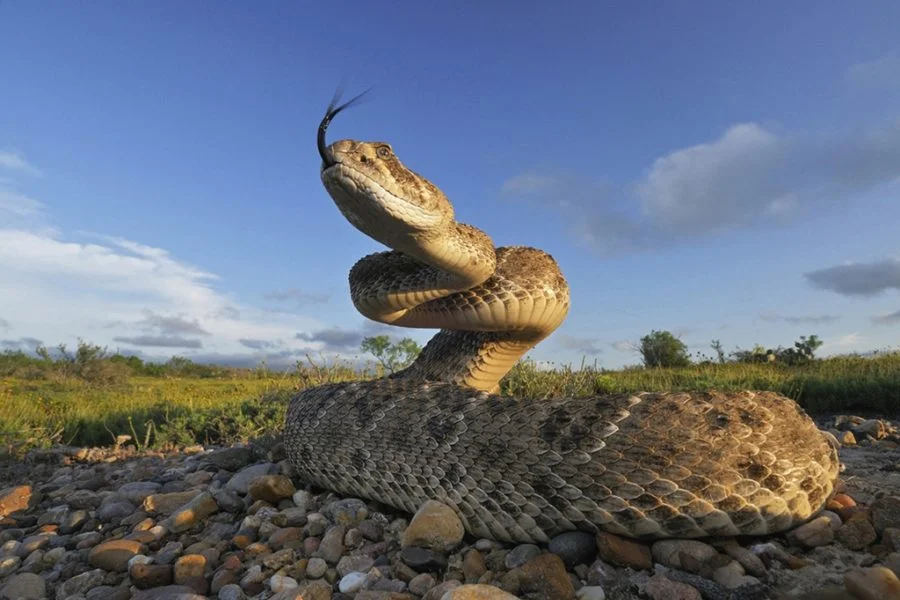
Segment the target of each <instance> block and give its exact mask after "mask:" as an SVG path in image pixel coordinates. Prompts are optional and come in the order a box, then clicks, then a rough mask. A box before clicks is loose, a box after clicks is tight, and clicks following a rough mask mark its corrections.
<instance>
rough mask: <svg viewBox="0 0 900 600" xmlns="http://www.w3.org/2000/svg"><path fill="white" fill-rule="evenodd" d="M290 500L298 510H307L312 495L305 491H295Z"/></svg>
mask: <svg viewBox="0 0 900 600" xmlns="http://www.w3.org/2000/svg"><path fill="white" fill-rule="evenodd" d="M291 500H293V501H294V505H295V506H297V507H298V508H302V509H303V510H307V509H308V508H309V505H310V503H311V502H312V494H310V493H309V492H307V491H306V490H297V491H296V492H294V495H293V496H291Z"/></svg>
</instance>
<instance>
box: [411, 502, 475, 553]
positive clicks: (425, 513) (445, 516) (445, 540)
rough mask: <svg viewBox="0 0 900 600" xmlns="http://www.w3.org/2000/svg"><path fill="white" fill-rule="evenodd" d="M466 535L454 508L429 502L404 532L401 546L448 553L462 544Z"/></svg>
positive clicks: (418, 511) (422, 507) (417, 513)
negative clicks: (420, 547)
mask: <svg viewBox="0 0 900 600" xmlns="http://www.w3.org/2000/svg"><path fill="white" fill-rule="evenodd" d="M465 533H466V532H465V529H464V528H463V524H462V521H460V519H459V515H457V514H456V512H455V511H454V510H453V509H452V508H450V507H449V506H447V505H446V504H444V503H442V502H437V501H434V500H428V501H426V502H425V503H424V504H422V506H420V507H419V510H417V511H416V514H415V515H413V518H412V520H411V521H410V522H409V526H408V527H407V528H406V531H404V532H403V539H402V541H401V546H402V547H404V548H406V547H408V546H422V547H424V548H430V549H432V550H437V551H438V552H448V551H450V550H452V549H454V548H456V547H457V546H458V545H459V544H460V542H462V539H463V536H464V535H465Z"/></svg>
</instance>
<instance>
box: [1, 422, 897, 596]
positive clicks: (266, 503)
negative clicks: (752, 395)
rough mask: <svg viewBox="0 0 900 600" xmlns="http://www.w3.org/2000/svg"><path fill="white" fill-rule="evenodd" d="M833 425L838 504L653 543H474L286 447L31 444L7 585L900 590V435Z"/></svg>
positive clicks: (7, 480) (426, 509)
mask: <svg viewBox="0 0 900 600" xmlns="http://www.w3.org/2000/svg"><path fill="white" fill-rule="evenodd" d="M818 422H819V425H820V427H821V428H822V429H826V430H831V432H832V434H833V435H834V436H835V437H836V438H838V439H839V440H840V441H841V442H842V447H841V459H842V461H843V462H844V464H845V467H846V468H845V471H844V472H843V474H842V478H843V493H842V494H839V495H838V496H836V498H835V499H834V501H832V503H831V504H830V505H829V509H830V510H828V511H826V512H825V513H823V514H822V515H821V516H819V517H817V518H815V519H813V520H812V521H810V522H809V523H807V524H805V525H802V526H801V527H799V528H797V529H795V530H794V531H792V532H789V533H788V534H786V535H779V536H773V537H770V538H766V539H752V540H748V539H738V540H734V539H719V540H704V541H685V540H682V541H678V540H667V541H660V542H656V543H653V544H643V543H637V542H634V541H629V540H625V539H622V538H618V537H615V536H612V535H608V534H602V533H601V534H599V535H596V536H595V535H591V534H588V533H580V532H572V533H567V534H563V535H560V536H558V537H557V538H555V539H554V540H552V541H551V542H550V544H549V545H544V546H536V545H531V544H519V545H515V544H500V543H496V542H492V541H490V540H485V539H474V538H472V537H471V536H467V535H464V532H463V529H462V526H461V524H460V523H459V520H458V519H457V518H456V516H455V515H454V514H453V512H452V511H451V510H450V509H449V508H447V507H445V506H443V505H441V504H439V503H428V504H426V505H425V506H423V507H422V508H421V509H420V510H419V512H418V513H417V514H416V515H408V514H403V513H399V512H397V511H393V510H391V509H388V508H387V507H384V506H379V505H377V504H375V503H372V502H364V501H362V500H360V499H357V498H341V497H337V496H335V495H333V494H330V493H328V492H324V491H322V490H307V489H296V488H295V482H294V480H292V478H291V470H290V467H289V465H288V463H287V462H286V461H285V458H284V453H283V449H282V448H281V446H280V444H277V443H274V444H272V443H269V444H251V445H250V446H249V447H231V448H219V449H204V448H200V447H195V448H187V449H185V450H183V451H181V452H172V453H158V452H144V453H139V452H136V451H135V450H134V449H133V447H132V446H128V445H125V446H123V447H120V448H115V449H79V448H53V449H50V450H41V451H33V452H31V453H30V454H29V455H28V456H27V457H26V459H25V460H24V461H21V462H17V463H14V464H7V465H6V466H5V467H3V470H2V471H0V488H5V489H3V490H2V491H0V598H2V599H13V598H26V599H39V598H54V599H58V600H65V599H70V600H81V599H84V600H88V599H90V600H100V599H104V600H105V599H110V600H116V599H122V600H125V599H128V598H135V599H139V600H149V599H157V598H158V599H163V598H174V599H180V600H200V599H202V598H219V599H222V600H225V599H228V600H237V599H243V598H258V599H269V598H277V599H279V600H285V599H303V600H328V599H331V600H350V599H355V600H418V599H422V600H465V599H470V600H477V599H481V600H500V599H510V598H523V599H530V600H542V599H549V600H567V599H581V600H602V599H604V598H609V599H635V600H636V599H651V600H697V599H701V598H702V599H706V600H753V599H757V598H759V599H762V598H803V599H805V600H813V599H824V600H839V599H846V600H853V599H856V600H889V599H892V598H896V599H900V580H898V579H897V576H896V574H895V573H900V436H898V435H897V431H896V429H894V427H893V426H892V425H891V423H890V422H887V421H882V420H877V419H869V420H865V419H862V418H858V417H847V416H840V417H833V418H827V419H820V420H819V421H818Z"/></svg>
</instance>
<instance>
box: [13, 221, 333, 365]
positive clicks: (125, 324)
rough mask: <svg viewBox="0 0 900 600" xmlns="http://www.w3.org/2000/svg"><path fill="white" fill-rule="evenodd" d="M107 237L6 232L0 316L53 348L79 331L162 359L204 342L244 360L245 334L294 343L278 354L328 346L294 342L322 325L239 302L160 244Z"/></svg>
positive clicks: (188, 352)
mask: <svg viewBox="0 0 900 600" xmlns="http://www.w3.org/2000/svg"><path fill="white" fill-rule="evenodd" d="M105 239H107V240H108V241H107V243H85V242H80V241H71V240H67V239H63V238H62V237H61V236H59V235H58V234H52V233H47V232H40V231H28V230H23V229H0V314H2V315H3V318H4V320H5V322H7V323H8V328H9V330H10V331H11V332H12V333H14V335H18V336H28V337H32V338H37V339H41V340H44V341H45V342H46V343H48V344H51V345H55V344H57V343H61V342H62V343H69V344H72V343H73V342H74V341H75V339H76V338H79V337H80V338H83V339H85V340H87V341H90V342H93V343H98V344H101V345H109V346H110V348H113V349H116V348H119V349H128V348H130V347H144V348H156V349H158V350H157V354H158V355H160V356H168V355H170V354H171V352H164V351H163V350H161V349H163V348H165V349H168V348H178V349H183V350H186V352H180V354H182V355H184V356H192V355H193V354H192V352H194V351H196V350H197V349H200V348H203V350H204V352H207V353H216V354H217V355H221V356H229V355H237V354H240V356H242V357H245V356H247V353H246V344H244V343H242V340H244V341H246V340H248V339H255V340H275V339H281V338H284V339H288V340H290V341H289V342H288V343H287V344H286V346H285V347H284V348H283V349H281V352H283V353H285V352H286V353H291V352H293V353H295V354H296V355H297V356H298V357H302V356H303V354H304V353H305V352H307V351H311V352H318V351H320V350H322V349H324V348H325V347H326V345H327V344H326V343H325V342H321V341H308V340H300V339H295V338H293V334H294V333H295V332H296V331H298V330H301V331H302V330H321V329H325V328H326V326H325V325H324V324H323V323H321V322H319V321H317V320H316V319H312V318H308V317H304V316H302V315H297V314H289V313H278V314H273V313H271V312H268V311H265V310H263V309H260V308H257V307H253V306H248V305H242V304H241V303H239V302H237V301H236V300H235V299H233V298H231V297H229V296H228V295H227V294H224V293H222V292H220V291H218V290H217V289H216V288H215V284H216V283H217V282H218V281H219V278H218V277H217V276H216V275H214V274H212V273H209V272H207V271H204V270H202V269H200V268H198V267H195V266H193V265H189V264H187V263H185V262H183V261H180V260H178V259H177V258H176V257H174V256H172V255H171V254H170V253H169V252H167V251H165V250H163V249H161V248H155V247H152V246H147V245H144V244H139V243H136V242H133V241H131V240H125V239H121V238H105ZM111 323H112V325H111ZM196 336H202V339H203V341H202V343H201V342H200V341H199V338H197V337H196ZM264 351H265V348H262V347H261V346H260V348H259V352H258V353H257V354H256V355H253V356H258V357H262V356H264V355H265V352H264Z"/></svg>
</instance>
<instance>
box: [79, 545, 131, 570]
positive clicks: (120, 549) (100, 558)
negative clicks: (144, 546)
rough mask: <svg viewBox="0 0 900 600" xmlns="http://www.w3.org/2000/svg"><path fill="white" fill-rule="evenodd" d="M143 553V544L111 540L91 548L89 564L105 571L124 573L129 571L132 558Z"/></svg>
mask: <svg viewBox="0 0 900 600" xmlns="http://www.w3.org/2000/svg"><path fill="white" fill-rule="evenodd" d="M140 553H141V543H140V542H137V541H135V540H109V541H107V542H102V543H100V544H97V545H96V546H94V547H93V548H91V551H90V553H89V554H88V562H89V563H90V564H91V565H92V566H94V567H97V568H98V569H103V570H104V571H116V572H118V573H124V572H125V571H127V570H128V561H129V560H131V557H132V556H136V555H138V554H140Z"/></svg>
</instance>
